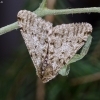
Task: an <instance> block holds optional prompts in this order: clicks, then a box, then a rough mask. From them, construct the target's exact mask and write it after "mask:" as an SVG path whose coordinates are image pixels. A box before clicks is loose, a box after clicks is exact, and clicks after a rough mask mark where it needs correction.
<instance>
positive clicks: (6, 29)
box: [0, 22, 19, 35]
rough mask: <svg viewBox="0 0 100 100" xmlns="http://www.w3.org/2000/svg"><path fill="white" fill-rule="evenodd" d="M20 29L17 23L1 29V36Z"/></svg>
mask: <svg viewBox="0 0 100 100" xmlns="http://www.w3.org/2000/svg"><path fill="white" fill-rule="evenodd" d="M18 28H19V27H18V23H17V22H15V23H13V24H10V25H7V26H4V27H2V28H0V35H3V34H5V33H7V32H10V31H12V30H15V29H18Z"/></svg>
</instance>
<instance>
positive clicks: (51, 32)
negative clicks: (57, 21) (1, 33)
mask: <svg viewBox="0 0 100 100" xmlns="http://www.w3.org/2000/svg"><path fill="white" fill-rule="evenodd" d="M17 17H18V24H19V27H20V28H21V29H20V30H21V34H22V36H23V38H24V40H25V44H26V46H27V48H28V51H29V54H30V55H31V58H32V61H33V63H34V65H35V68H36V73H37V75H38V77H40V78H41V80H42V81H43V82H44V83H46V82H48V81H49V80H51V79H53V78H54V77H56V75H57V74H58V72H59V70H60V69H61V68H62V67H63V66H64V65H65V64H66V63H68V61H69V60H70V59H71V58H72V57H73V56H74V55H75V54H76V52H77V51H78V50H79V49H80V48H81V47H82V46H83V45H84V43H85V42H86V41H87V38H88V35H89V34H90V33H91V32H92V26H91V25H90V24H89V23H75V24H74V23H72V24H62V25H57V26H55V27H53V26H52V23H50V22H46V21H45V20H43V19H42V18H40V17H37V15H36V14H34V13H33V12H30V11H27V10H21V11H19V13H18V16H17Z"/></svg>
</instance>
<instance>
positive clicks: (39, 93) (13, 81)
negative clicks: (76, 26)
mask: <svg viewBox="0 0 100 100" xmlns="http://www.w3.org/2000/svg"><path fill="white" fill-rule="evenodd" d="M41 1H42V0H2V1H1V0H0V27H3V26H5V25H8V24H11V23H13V22H15V21H16V20H17V17H16V16H17V13H18V11H19V10H21V9H27V10H30V11H34V10H36V8H38V6H39V5H40V3H41ZM47 6H48V8H51V9H53V8H55V9H65V8H68V9H71V8H82V7H83V8H85V7H99V6H100V0H48V4H47ZM44 18H45V19H46V20H49V21H50V22H52V23H54V26H55V25H58V24H62V23H72V22H89V23H91V24H92V26H93V33H92V36H93V41H92V44H91V47H90V50H89V52H88V54H87V55H86V56H85V57H84V58H83V59H82V60H80V61H77V62H75V63H73V64H71V70H70V73H69V75H68V77H67V76H66V77H63V76H60V75H58V76H57V77H56V78H55V79H53V80H51V81H50V82H48V83H46V84H43V83H42V82H41V80H40V79H38V77H37V76H36V72H35V68H34V65H33V63H32V61H31V58H30V56H29V54H28V51H27V48H26V46H25V43H24V41H23V38H22V36H21V34H20V31H19V29H18V30H14V31H12V32H9V33H7V34H5V35H2V36H0V100H100V14H98V13H84V14H70V15H59V16H46V17H44Z"/></svg>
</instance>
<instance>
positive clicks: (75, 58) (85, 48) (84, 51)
mask: <svg viewBox="0 0 100 100" xmlns="http://www.w3.org/2000/svg"><path fill="white" fill-rule="evenodd" d="M91 42H92V36H91V35H89V36H88V39H87V41H86V43H85V45H84V46H83V48H82V50H81V52H80V54H75V55H74V56H73V57H72V59H71V60H70V61H69V62H68V64H66V65H65V66H64V67H63V68H62V69H61V70H60V71H59V74H61V75H62V76H66V75H68V71H69V68H68V65H69V64H70V63H73V62H76V61H78V60H81V59H82V58H83V57H84V56H85V55H86V54H87V52H88V50H89V48H90V45H91Z"/></svg>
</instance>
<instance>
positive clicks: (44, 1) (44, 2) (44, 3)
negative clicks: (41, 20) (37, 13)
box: [39, 0, 47, 8]
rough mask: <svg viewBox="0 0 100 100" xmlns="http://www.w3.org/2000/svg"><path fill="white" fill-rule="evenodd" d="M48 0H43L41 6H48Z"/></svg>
mask: <svg viewBox="0 0 100 100" xmlns="http://www.w3.org/2000/svg"><path fill="white" fill-rule="evenodd" d="M46 2H47V0H43V1H42V3H41V4H40V7H39V8H45V7H46Z"/></svg>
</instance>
